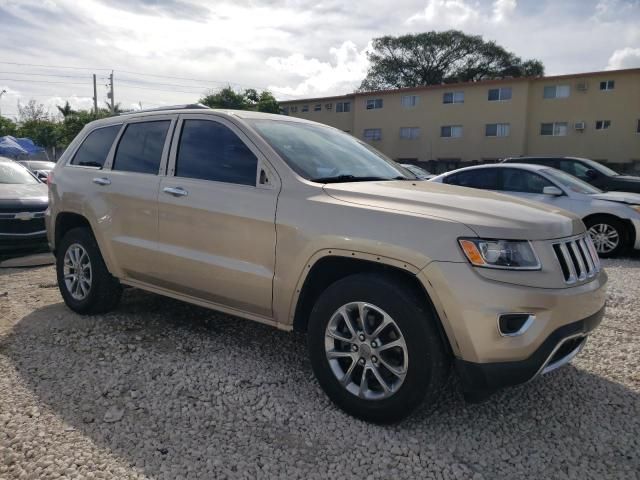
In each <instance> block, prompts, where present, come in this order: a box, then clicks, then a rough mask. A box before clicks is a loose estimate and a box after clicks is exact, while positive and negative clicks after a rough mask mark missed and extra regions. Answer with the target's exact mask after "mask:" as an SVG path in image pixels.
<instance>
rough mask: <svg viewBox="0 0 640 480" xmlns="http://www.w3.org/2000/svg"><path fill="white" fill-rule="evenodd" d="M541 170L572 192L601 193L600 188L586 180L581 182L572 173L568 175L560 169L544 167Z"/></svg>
mask: <svg viewBox="0 0 640 480" xmlns="http://www.w3.org/2000/svg"><path fill="white" fill-rule="evenodd" d="M542 171H543V172H544V173H545V174H547V175H549V176H550V177H551V178H553V179H554V180H555V181H556V182H558V183H560V184H562V185H564V186H565V187H567V188H568V189H569V190H571V191H573V192H576V193H584V194H586V195H591V194H594V193H602V190H599V189H597V188H596V187H594V186H593V185H589V184H588V183H587V182H583V181H582V180H580V179H579V178H576V177H574V176H573V175H569V174H568V173H564V172H562V171H560V170H556V169H553V168H546V169H544V170H542Z"/></svg>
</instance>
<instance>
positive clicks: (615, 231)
mask: <svg viewBox="0 0 640 480" xmlns="http://www.w3.org/2000/svg"><path fill="white" fill-rule="evenodd" d="M584 223H585V225H586V226H587V230H588V231H589V236H590V237H591V240H593V244H594V246H595V247H596V251H597V252H598V255H599V256H600V257H602V258H609V257H615V256H618V255H620V253H622V252H623V251H624V250H625V248H626V245H627V230H626V228H625V225H624V223H622V222H621V221H620V220H619V219H617V218H615V217H610V216H607V215H597V216H594V217H590V218H587V219H586V220H585V222H584Z"/></svg>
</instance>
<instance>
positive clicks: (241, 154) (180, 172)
mask: <svg viewBox="0 0 640 480" xmlns="http://www.w3.org/2000/svg"><path fill="white" fill-rule="evenodd" d="M257 169H258V159H257V157H256V156H255V155H254V154H253V152H252V151H251V150H250V149H249V147H247V146H246V145H245V144H244V142H243V141H242V140H240V138H238V136H237V135H236V134H235V133H234V132H233V131H231V129H230V128H228V127H226V126H224V125H222V124H221V123H218V122H214V121H211V120H185V121H184V123H183V126H182V133H181V134H180V143H179V144H178V155H177V157H176V168H175V175H176V177H185V178H197V179H200V180H210V181H214V182H224V183H235V184H240V185H253V186H255V184H256V172H257Z"/></svg>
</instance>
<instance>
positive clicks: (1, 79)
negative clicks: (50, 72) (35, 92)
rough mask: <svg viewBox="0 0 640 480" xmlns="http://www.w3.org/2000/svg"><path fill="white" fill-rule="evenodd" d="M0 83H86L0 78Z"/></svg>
mask: <svg viewBox="0 0 640 480" xmlns="http://www.w3.org/2000/svg"><path fill="white" fill-rule="evenodd" d="M0 82H28V83H53V84H59V85H87V84H86V83H72V82H51V81H48V80H27V79H26V78H0Z"/></svg>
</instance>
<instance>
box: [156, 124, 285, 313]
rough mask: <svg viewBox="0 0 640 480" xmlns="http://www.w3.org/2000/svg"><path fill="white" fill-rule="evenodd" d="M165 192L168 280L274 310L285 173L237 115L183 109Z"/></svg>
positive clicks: (187, 290)
mask: <svg viewBox="0 0 640 480" xmlns="http://www.w3.org/2000/svg"><path fill="white" fill-rule="evenodd" d="M174 138H175V140H174V142H173V143H174V144H173V146H172V149H171V160H170V163H169V171H168V174H167V177H166V178H163V179H162V180H161V184H160V194H159V197H158V198H159V201H158V205H159V248H160V251H161V254H162V257H161V259H160V265H161V268H162V279H163V282H164V286H165V287H166V288H168V289H170V290H173V291H176V292H180V293H183V294H185V295H189V296H193V297H196V298H200V299H203V300H206V301H209V302H214V303H216V304H219V305H222V306H226V307H230V308H235V309H239V310H242V311H244V312H250V313H254V314H258V315H262V316H266V317H270V316H271V300H272V284H273V275H274V266H275V244H276V230H275V213H276V201H277V198H278V192H279V185H280V184H279V180H278V178H277V176H276V175H275V171H274V170H273V169H272V167H271V166H270V165H269V164H268V162H267V160H266V158H265V157H264V156H263V155H262V154H261V152H260V151H259V150H258V149H257V148H256V147H255V145H254V144H253V143H252V142H251V141H250V139H249V138H248V136H247V135H246V134H245V133H244V132H243V131H242V130H241V129H240V128H239V127H238V126H237V125H235V124H234V123H232V122H230V121H228V120H227V119H225V118H222V117H218V116H213V115H197V114H189V115H180V120H179V122H178V125H177V127H176V135H175V137H174Z"/></svg>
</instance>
